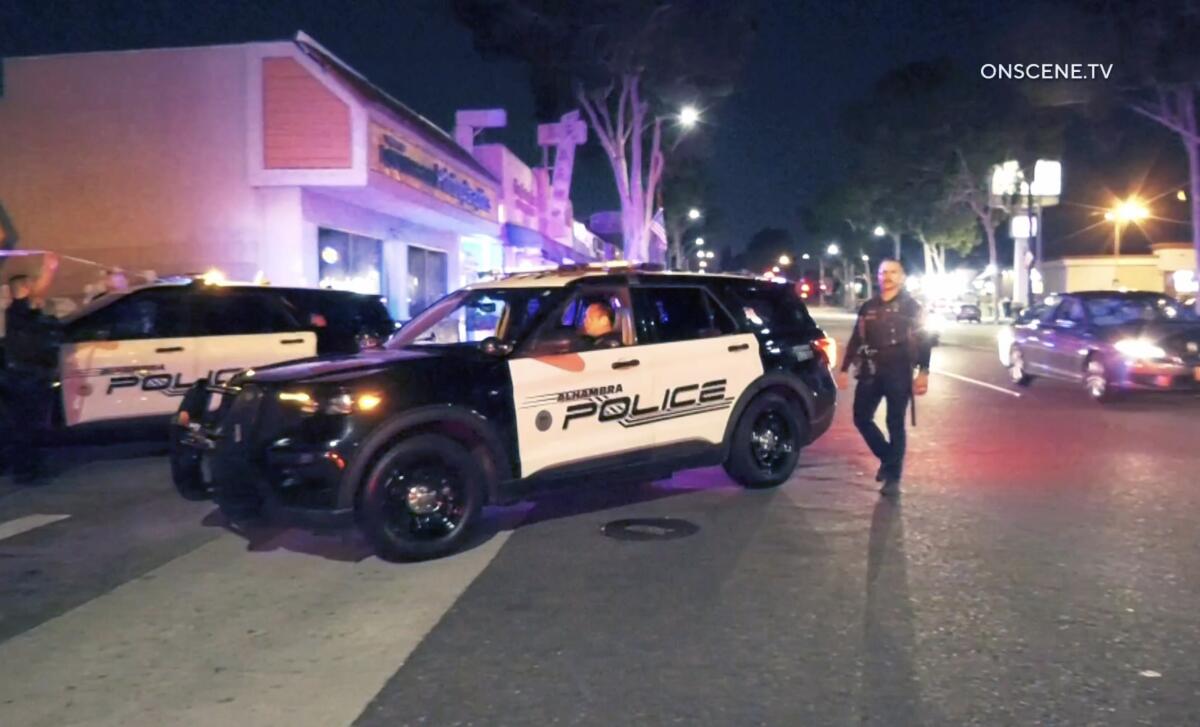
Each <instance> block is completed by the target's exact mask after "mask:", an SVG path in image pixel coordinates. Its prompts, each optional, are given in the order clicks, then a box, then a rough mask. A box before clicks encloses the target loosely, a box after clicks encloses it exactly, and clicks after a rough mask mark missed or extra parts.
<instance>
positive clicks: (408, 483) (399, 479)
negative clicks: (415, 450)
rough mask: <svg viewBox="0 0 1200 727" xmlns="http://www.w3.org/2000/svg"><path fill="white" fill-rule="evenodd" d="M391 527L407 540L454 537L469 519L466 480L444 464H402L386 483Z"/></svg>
mask: <svg viewBox="0 0 1200 727" xmlns="http://www.w3.org/2000/svg"><path fill="white" fill-rule="evenodd" d="M384 495H385V497H384V508H383V509H384V515H385V517H386V521H387V528H388V530H389V531H391V533H392V534H393V535H394V536H396V537H398V538H401V539H403V540H410V541H418V542H428V541H437V540H441V539H443V538H447V537H449V536H451V535H453V534H454V533H455V532H457V531H458V529H459V528H460V527H462V523H463V519H464V518H465V517H466V513H467V504H466V499H467V498H466V492H465V488H464V487H463V483H462V478H461V477H460V476H459V473H458V472H457V471H456V470H454V469H453V468H451V467H449V466H447V465H446V464H445V463H442V462H424V463H419V464H417V465H416V466H411V465H400V466H397V467H395V468H393V469H392V471H391V472H390V473H388V476H387V481H386V482H385V483H384Z"/></svg>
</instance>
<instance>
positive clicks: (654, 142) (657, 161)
mask: <svg viewBox="0 0 1200 727" xmlns="http://www.w3.org/2000/svg"><path fill="white" fill-rule="evenodd" d="M665 166H666V160H665V159H664V158H663V153H662V119H657V120H655V122H654V135H653V136H652V137H651V139H650V178H649V180H648V181H647V183H646V213H645V217H646V227H647V228H649V226H650V221H651V220H652V219H653V218H654V192H655V191H656V190H657V189H658V184H659V182H660V181H662V174H663V168H664V167H665Z"/></svg>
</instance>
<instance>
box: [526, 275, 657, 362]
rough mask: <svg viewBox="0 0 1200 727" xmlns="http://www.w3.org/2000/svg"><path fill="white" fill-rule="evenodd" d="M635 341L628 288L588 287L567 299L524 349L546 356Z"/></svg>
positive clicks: (629, 344)
mask: <svg viewBox="0 0 1200 727" xmlns="http://www.w3.org/2000/svg"><path fill="white" fill-rule="evenodd" d="M635 343H636V336H635V335H634V331H633V316H632V313H631V311H630V306H629V300H628V292H627V291H626V290H625V289H623V288H608V287H604V288H586V289H583V290H579V291H578V292H576V293H575V294H574V295H572V296H571V297H570V298H569V299H567V300H566V301H564V302H563V303H562V305H560V306H559V308H558V309H557V310H556V311H554V314H553V315H551V316H549V317H548V318H547V319H546V321H545V322H544V323H543V324H542V326H541V327H540V328H539V329H538V330H537V331H536V333H534V335H533V336H532V337H531V338H530V341H529V343H528V345H527V346H526V349H525V351H524V353H526V354H527V355H532V356H547V355H553V354H562V353H582V352H584V351H592V350H596V349H599V348H620V347H622V346H632V345H634V344H635Z"/></svg>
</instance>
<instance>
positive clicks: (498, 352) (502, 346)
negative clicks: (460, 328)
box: [479, 336, 513, 358]
mask: <svg viewBox="0 0 1200 727" xmlns="http://www.w3.org/2000/svg"><path fill="white" fill-rule="evenodd" d="M479 350H480V351H483V352H484V353H486V354H487V355H488V356H496V357H497V358H503V357H504V356H507V355H509V354H510V353H512V352H513V345H512V344H511V343H508V342H507V341H501V340H500V339H499V338H496V337H495V336H488V337H487V338H485V339H483V340H482V341H480V342H479Z"/></svg>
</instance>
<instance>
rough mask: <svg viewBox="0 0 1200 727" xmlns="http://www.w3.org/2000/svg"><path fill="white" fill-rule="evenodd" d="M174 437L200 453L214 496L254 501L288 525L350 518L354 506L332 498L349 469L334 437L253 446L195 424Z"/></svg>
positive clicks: (344, 522)
mask: <svg viewBox="0 0 1200 727" xmlns="http://www.w3.org/2000/svg"><path fill="white" fill-rule="evenodd" d="M177 442H178V444H179V445H180V446H181V447H185V448H189V449H192V450H195V451H196V452H197V453H198V454H199V456H200V461H201V467H202V470H203V471H204V473H205V479H206V480H207V481H208V482H209V484H210V486H211V487H212V488H213V492H214V494H215V496H216V498H217V500H218V501H222V500H223V501H226V502H231V503H245V504H254V505H256V506H258V507H259V508H260V509H261V511H262V512H263V514H264V515H266V516H267V517H268V518H269V519H271V520H273V521H276V522H280V523H283V524H289V525H299V526H304V527H341V526H346V525H350V524H352V523H353V520H354V511H353V509H352V508H339V507H337V504H336V503H337V495H338V493H339V492H340V490H341V487H342V484H343V482H342V480H343V476H344V473H345V470H346V469H347V454H346V453H345V452H344V451H342V448H340V447H339V446H338V443H336V442H330V443H328V444H326V445H323V446H316V447H313V446H307V447H305V446H296V445H294V444H292V443H289V442H281V443H276V444H274V445H271V446H269V447H267V448H266V449H264V450H257V451H256V450H255V449H253V448H252V447H251V446H249V445H248V444H244V443H238V442H232V441H229V440H228V439H226V438H225V437H223V436H221V435H218V434H216V433H215V432H212V431H208V430H204V429H202V428H200V427H199V426H198V425H195V424H192V425H190V426H188V427H186V428H185V429H184V431H183V432H182V433H181V435H180V436H179V438H178V440H177Z"/></svg>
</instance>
